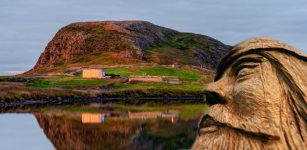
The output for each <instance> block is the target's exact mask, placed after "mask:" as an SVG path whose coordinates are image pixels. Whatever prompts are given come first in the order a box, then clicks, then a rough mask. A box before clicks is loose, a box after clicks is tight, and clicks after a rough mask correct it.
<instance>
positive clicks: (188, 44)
mask: <svg viewBox="0 0 307 150" xmlns="http://www.w3.org/2000/svg"><path fill="white" fill-rule="evenodd" d="M228 49H230V46H227V45H225V44H223V43H221V42H219V41H217V40H215V39H213V38H210V37H207V36H204V35H197V34H192V33H181V32H178V31H175V30H172V29H168V28H164V27H160V26H157V25H154V24H152V23H150V22H146V21H102V22H79V23H73V24H70V25H68V26H65V27H63V28H62V29H60V30H59V31H58V32H57V33H56V35H55V36H54V38H53V39H52V40H51V41H50V42H49V43H48V45H47V47H46V48H45V51H44V52H43V53H42V54H41V56H40V57H39V60H38V61H37V63H36V65H35V66H34V68H33V69H31V70H30V71H28V72H27V73H26V74H35V73H46V72H51V71H53V70H63V69H64V68H69V67H72V66H80V67H88V66H91V65H115V64H137V63H144V62H145V63H158V64H171V63H179V64H192V65H205V66H208V67H211V68H215V67H216V66H217V63H218V61H219V60H220V58H221V57H222V56H223V55H224V54H225V53H226V52H227V51H228ZM174 54H178V56H177V55H174Z"/></svg>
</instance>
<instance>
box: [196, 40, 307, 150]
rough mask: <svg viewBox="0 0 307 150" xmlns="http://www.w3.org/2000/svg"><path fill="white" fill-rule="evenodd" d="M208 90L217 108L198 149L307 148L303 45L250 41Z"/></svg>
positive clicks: (205, 121) (206, 119)
mask: <svg viewBox="0 0 307 150" xmlns="http://www.w3.org/2000/svg"><path fill="white" fill-rule="evenodd" d="M205 93H206V97H207V98H206V101H207V102H208V103H209V104H210V105H211V106H210V107H209V109H208V111H207V112H206V113H205V114H204V116H203V117H202V118H201V121H200V123H199V135H198V137H197V139H196V141H195V143H194V145H193V147H192V149H194V150H202V149H210V150H212V149H225V150H235V149H240V150H241V149H253V150H254V149H274V150H275V149H281V150H284V149H298V150H300V149H302V150H303V149H307V140H306V139H307V129H306V128H307V115H306V114H307V98H306V95H307V57H306V56H305V55H303V54H302V53H300V52H299V51H298V50H297V49H295V48H293V47H291V46H289V45H287V44H285V43H282V42H279V41H276V40H273V39H270V38H256V39H251V40H247V41H244V42H242V43H240V44H238V45H236V46H235V47H234V48H233V49H232V50H231V51H230V52H229V53H228V54H227V55H226V56H225V57H224V58H223V59H222V61H221V62H220V64H219V67H218V69H217V75H216V77H215V81H214V82H213V83H211V84H209V85H208V87H207V89H206V91H205Z"/></svg>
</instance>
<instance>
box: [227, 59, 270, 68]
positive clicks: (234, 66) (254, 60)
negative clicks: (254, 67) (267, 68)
mask: <svg viewBox="0 0 307 150" xmlns="http://www.w3.org/2000/svg"><path fill="white" fill-rule="evenodd" d="M263 61H265V58H264V57H243V58H239V59H238V60H236V61H235V62H234V63H233V65H232V68H238V67H239V66H240V65H241V64H243V63H261V62H263Z"/></svg>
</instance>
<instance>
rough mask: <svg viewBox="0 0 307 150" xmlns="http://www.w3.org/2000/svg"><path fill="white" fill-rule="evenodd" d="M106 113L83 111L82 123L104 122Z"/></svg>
mask: <svg viewBox="0 0 307 150" xmlns="http://www.w3.org/2000/svg"><path fill="white" fill-rule="evenodd" d="M105 117H106V114H102V113H82V115H81V118H82V123H103V122H104V121H105Z"/></svg>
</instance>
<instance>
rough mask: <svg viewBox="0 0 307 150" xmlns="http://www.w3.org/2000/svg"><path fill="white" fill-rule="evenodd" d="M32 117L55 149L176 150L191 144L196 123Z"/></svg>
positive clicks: (62, 115)
mask: <svg viewBox="0 0 307 150" xmlns="http://www.w3.org/2000/svg"><path fill="white" fill-rule="evenodd" d="M35 117H36V119H37V121H38V123H39V125H40V126H41V128H43V130H44V132H45V134H46V136H47V137H48V138H49V139H50V141H51V142H52V143H53V145H54V146H55V148H56V149H59V150H70V149H73V150H78V149H108V150H112V149H114V150H115V149H116V150H117V149H178V148H189V147H190V146H191V144H192V143H193V141H194V136H195V131H194V129H195V127H196V126H197V120H193V121H180V120H179V121H177V123H175V124H172V122H170V121H167V120H162V119H156V120H152V119H151V120H135V119H131V120H130V119H110V120H106V121H105V122H104V123H103V124H82V122H81V114H73V113H56V114H55V113H37V114H35Z"/></svg>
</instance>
